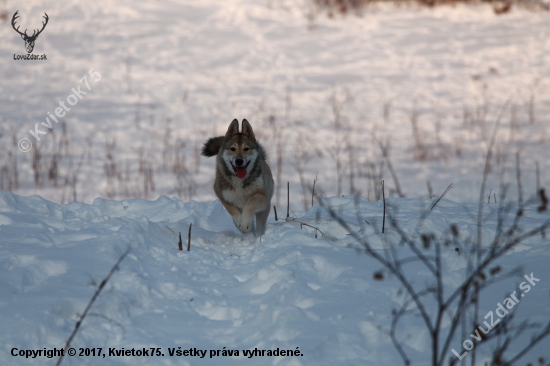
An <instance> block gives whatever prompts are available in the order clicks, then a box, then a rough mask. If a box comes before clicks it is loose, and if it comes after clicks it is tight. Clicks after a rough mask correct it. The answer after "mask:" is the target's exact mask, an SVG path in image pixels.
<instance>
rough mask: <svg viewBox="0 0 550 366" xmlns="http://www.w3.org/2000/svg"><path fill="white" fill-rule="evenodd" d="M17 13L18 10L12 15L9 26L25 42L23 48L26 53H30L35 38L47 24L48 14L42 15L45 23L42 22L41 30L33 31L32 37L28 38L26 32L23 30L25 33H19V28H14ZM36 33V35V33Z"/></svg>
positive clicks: (17, 16)
mask: <svg viewBox="0 0 550 366" xmlns="http://www.w3.org/2000/svg"><path fill="white" fill-rule="evenodd" d="M18 12H19V10H17V11H16V12H15V14H13V18H11V26H12V27H13V29H15V31H16V32H17V33H19V34H20V35H21V38H23V40H24V41H25V48H26V49H27V53H31V52H32V50H33V49H34V42H35V41H36V38H38V35H39V34H40V33H42V31H43V30H44V28H46V24H48V20H49V18H48V14H46V13H44V19H46V22H45V23H44V22H42V29H40V30H38V29H37V30H35V31H34V32H33V33H32V36H29V35H28V34H27V30H26V29H25V33H21V32H20V31H19V26H18V27H17V28H15V20H16V19H17V18H19V15H17V13H18ZM37 32H38V33H37Z"/></svg>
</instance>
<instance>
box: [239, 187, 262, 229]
mask: <svg viewBox="0 0 550 366" xmlns="http://www.w3.org/2000/svg"><path fill="white" fill-rule="evenodd" d="M267 203H268V202H267V196H266V195H265V194H263V193H255V194H254V195H253V196H252V197H250V199H249V200H248V201H247V202H246V205H245V206H244V209H243V214H242V217H241V224H240V225H239V226H237V227H238V228H239V230H241V231H242V232H243V233H246V232H248V231H250V229H252V218H253V217H254V214H255V213H256V212H259V211H263V210H265V208H266V206H267V207H269V206H268V205H267Z"/></svg>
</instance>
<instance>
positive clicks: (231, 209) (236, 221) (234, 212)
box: [220, 199, 242, 230]
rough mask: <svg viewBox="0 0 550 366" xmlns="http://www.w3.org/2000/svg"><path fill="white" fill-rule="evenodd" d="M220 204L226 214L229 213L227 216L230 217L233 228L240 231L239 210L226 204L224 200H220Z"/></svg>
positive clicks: (240, 214)
mask: <svg viewBox="0 0 550 366" xmlns="http://www.w3.org/2000/svg"><path fill="white" fill-rule="evenodd" d="M220 202H221V203H222V205H223V207H225V209H226V210H227V212H229V214H230V215H231V218H232V219H233V223H234V224H235V226H236V227H237V228H238V229H239V230H240V227H239V225H240V223H241V216H242V213H241V209H240V208H238V207H237V206H235V205H233V204H231V203H229V202H227V201H226V200H223V199H220Z"/></svg>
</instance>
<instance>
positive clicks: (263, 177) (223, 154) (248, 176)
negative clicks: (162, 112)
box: [201, 119, 274, 236]
mask: <svg viewBox="0 0 550 366" xmlns="http://www.w3.org/2000/svg"><path fill="white" fill-rule="evenodd" d="M201 154H202V155H203V156H206V157H211V156H216V180H215V181H214V192H215V193H216V196H218V198H219V199H220V201H221V203H222V204H223V206H224V207H225V209H226V210H227V212H229V214H230V215H231V217H232V218H233V222H234V223H235V226H236V227H237V229H239V230H240V231H241V232H242V233H246V232H249V231H250V230H252V218H253V216H254V215H256V228H255V234H256V236H259V235H262V234H263V233H264V232H265V223H266V221H267V216H268V215H269V210H270V209H271V197H273V186H274V183H273V176H272V175H271V169H269V166H268V165H267V163H266V161H265V159H266V155H265V150H264V148H263V146H262V145H260V144H259V143H258V142H257V141H256V137H255V136H254V132H253V131H252V127H251V126H250V123H248V121H247V120H246V119H243V123H242V130H241V132H239V121H237V120H236V119H234V120H233V122H231V124H230V125H229V128H228V129H227V133H226V134H225V136H218V137H211V138H209V139H208V140H207V141H206V142H205V143H204V146H203V148H202V151H201Z"/></svg>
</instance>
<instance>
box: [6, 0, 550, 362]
mask: <svg viewBox="0 0 550 366" xmlns="http://www.w3.org/2000/svg"><path fill="white" fill-rule="evenodd" d="M1 6H3V3H0V7H1ZM1 10H2V9H0V11H1ZM16 10H19V14H20V18H19V19H18V25H19V24H20V25H21V29H25V28H28V29H29V30H30V29H33V28H37V27H39V26H40V22H41V21H42V20H43V19H42V18H41V17H42V16H43V13H44V12H46V13H47V14H48V16H49V22H48V24H47V26H46V28H45V30H44V32H43V33H42V34H41V35H40V36H39V37H38V39H37V41H36V45H35V50H34V53H35V54H37V55H41V54H46V55H47V61H21V60H14V59H13V58H14V55H22V54H24V53H25V48H24V43H23V41H22V39H21V38H20V37H19V35H17V34H16V33H15V32H14V30H13V29H12V27H11V24H10V19H11V16H12V15H13V13H14V12H15V11H16ZM7 14H8V17H7V20H6V21H5V22H3V23H0V24H2V25H3V26H2V27H0V37H1V38H2V40H3V41H2V45H1V47H0V60H1V61H0V79H1V82H0V329H1V330H2V331H1V332H0V365H53V364H55V359H48V358H44V357H42V358H36V359H25V358H23V357H19V356H17V357H14V356H12V355H11V352H12V350H13V349H14V348H18V349H19V350H39V349H44V348H47V349H52V348H54V347H57V348H59V347H62V346H63V345H64V343H65V341H66V340H67V338H68V336H69V335H70V333H71V332H72V330H73V328H74V324H75V322H76V321H77V320H78V319H79V316H80V314H82V312H83V311H84V308H85V307H86V304H88V301H89V299H90V298H91V297H92V295H93V294H94V291H95V290H96V289H97V287H98V285H99V283H100V281H101V280H102V279H103V278H104V277H105V276H106V275H107V273H108V272H109V270H110V269H111V267H112V266H113V264H114V263H115V262H116V261H117V259H118V258H119V257H120V255H121V254H122V253H123V252H124V251H125V250H126V249H127V248H128V247H131V251H130V252H129V254H128V256H127V257H126V259H125V260H124V261H123V262H122V263H121V264H120V266H119V271H116V272H115V273H114V275H113V277H112V278H111V280H110V281H109V282H108V283H107V285H106V286H105V288H104V289H103V292H102V293H101V295H100V296H99V297H98V299H97V301H96V303H95V304H94V305H93V307H92V308H91V309H90V312H89V313H88V317H87V318H86V319H85V321H84V322H83V323H82V327H81V329H80V331H79V333H78V334H77V336H76V337H75V339H74V340H73V344H72V345H73V347H75V348H77V349H78V348H81V347H84V348H86V347H87V348H98V347H101V348H102V349H103V352H104V353H106V355H107V356H106V357H105V358H101V357H100V358H97V357H92V356H88V357H86V356H83V357H79V356H75V357H69V358H67V359H65V360H64V361H63V364H64V365H150V364H160V365H182V364H183V365H219V364H224V365H225V364H230V365H232V364H246V365H281V366H282V365H289V366H291V365H292V366H297V365H304V366H305V365H372V366H376V365H398V364H402V360H401V358H400V356H399V354H398V353H397V351H396V350H395V348H394V346H393V344H392V342H391V340H390V337H389V336H388V333H389V329H390V327H391V320H392V311H394V310H395V311H397V310H399V308H400V306H401V305H402V304H403V303H404V302H405V301H406V298H405V297H404V295H403V292H402V289H401V288H400V285H399V283H398V281H397V279H396V278H395V277H392V276H388V275H387V274H386V275H385V277H384V279H383V280H382V281H376V280H375V278H374V277H373V274H375V273H378V271H380V270H381V266H380V264H378V263H376V262H375V261H374V260H373V259H371V258H369V257H367V256H366V255H365V254H361V253H359V252H357V251H356V250H355V249H357V248H358V247H359V246H358V244H357V242H356V241H354V239H353V237H352V236H351V235H348V234H349V233H348V232H346V231H345V230H343V229H342V228H341V227H340V226H339V225H338V223H337V222H336V221H335V220H334V219H333V218H331V217H330V215H329V214H328V212H327V211H326V210H325V209H323V208H322V207H321V206H320V205H319V203H320V202H321V201H323V200H322V199H321V196H320V194H321V195H322V196H324V197H329V198H326V199H325V200H324V201H323V202H324V204H325V205H326V206H328V207H331V208H333V209H334V210H336V212H338V214H339V215H340V216H341V217H342V218H343V219H344V220H345V221H346V222H348V223H350V225H352V227H354V228H356V229H357V230H359V229H361V232H362V233H363V234H362V235H363V236H364V237H365V238H367V239H368V240H369V242H370V243H372V245H373V247H374V250H375V251H376V252H378V253H386V254H387V252H385V251H384V248H387V246H385V245H387V243H388V242H385V241H384V240H388V241H389V242H393V243H397V242H399V236H398V234H397V232H396V230H395V229H394V228H391V227H390V224H389V222H388V223H387V226H386V230H387V233H386V234H384V236H380V234H379V233H378V232H377V231H378V230H379V228H380V225H381V220H382V202H381V200H380V195H381V194H380V181H381V180H384V181H385V187H386V197H389V199H388V202H387V203H388V209H389V212H390V213H391V214H392V215H393V217H395V219H396V220H397V222H398V223H399V225H400V227H401V228H402V229H403V232H404V233H405V234H406V235H408V236H410V237H411V238H414V239H415V240H420V239H419V235H421V234H423V233H428V234H431V235H433V238H434V240H435V241H434V243H435V242H438V243H443V242H445V240H447V239H448V238H449V235H451V234H450V233H451V231H450V230H451V225H452V224H454V225H456V227H457V229H458V230H459V233H460V234H459V235H460V243H461V244H460V246H455V245H454V244H453V245H449V246H441V248H443V249H442V253H441V258H442V265H443V270H444V272H445V280H444V283H443V288H444V291H445V293H446V294H448V293H449V292H450V291H453V290H454V289H456V288H457V286H458V285H459V284H460V282H461V281H462V280H464V278H465V272H466V271H467V260H466V255H465V252H467V250H468V248H470V246H471V245H472V243H474V242H475V240H476V239H475V238H476V237H477V236H476V235H477V230H478V226H477V219H476V217H477V216H476V215H477V209H478V202H479V192H480V184H481V179H482V173H483V169H484V164H485V158H486V154H487V149H488V146H489V141H490V138H491V134H492V132H493V126H494V125H495V122H496V121H497V119H499V118H500V119H499V120H500V128H499V130H498V134H497V135H496V142H495V146H494V149H493V157H492V160H491V169H490V173H489V175H488V182H487V188H486V189H487V190H486V194H485V196H484V197H488V195H491V194H492V196H491V201H490V203H485V204H484V206H483V215H484V216H483V220H482V223H483V225H482V233H481V234H482V235H481V237H482V238H483V239H482V240H483V243H484V244H485V245H487V244H488V243H489V242H490V241H491V240H492V238H493V237H494V236H495V235H497V234H498V233H499V229H498V228H499V219H498V210H499V207H504V206H502V205H503V202H502V199H501V193H502V191H503V189H504V188H505V187H507V198H508V199H509V200H510V201H511V202H515V201H516V199H517V198H518V195H521V198H522V199H523V200H524V201H525V200H527V199H528V198H529V197H533V196H534V194H535V192H536V189H537V188H538V187H546V188H547V189H548V183H549V181H550V166H549V161H550V159H549V158H550V119H549V117H548V116H550V25H549V24H550V14H549V13H532V12H527V11H524V10H519V9H513V10H512V12H510V13H508V14H505V15H503V16H497V15H495V14H494V12H493V10H492V9H491V8H489V7H481V6H480V7H463V6H457V7H452V8H451V7H437V8H434V9H417V8H393V7H387V6H377V7H371V8H369V9H367V10H366V11H365V12H364V13H363V14H362V16H361V17H358V16H351V15H350V16H347V17H341V16H336V17H335V18H333V19H329V18H327V16H326V14H323V13H316V12H315V11H314V10H313V9H312V8H311V7H309V6H308V5H307V3H306V2H305V1H304V2H301V1H286V0H265V1H252V0H228V1H214V0H206V1H200V2H199V1H179V2H176V1H165V0H158V1H152V0H151V1H139V2H136V1H129V0H122V1H116V2H114V1H107V0H96V1H93V2H83V1H76V0H61V1H55V2H54V1H45V0H44V1H38V0H33V1H9V2H8V3H7ZM0 22H1V20H0ZM84 77H86V78H85V79H83V78H84ZM86 83H88V85H87V84H86ZM73 88H74V89H75V90H77V89H78V88H80V90H81V91H82V92H85V93H86V94H84V93H80V94H79V97H80V98H81V99H78V100H77V99H75V98H79V97H77V96H75V97H69V96H70V95H71V94H73V91H72V89H73ZM69 101H76V103H74V105H69ZM60 102H64V103H65V106H66V107H67V108H69V107H70V110H65V112H66V113H65V115H64V117H62V118H58V120H59V122H58V123H56V122H55V120H52V118H51V115H54V113H55V110H56V108H60ZM499 116H500V117H499ZM233 118H238V119H239V120H241V119H243V118H246V119H248V120H249V121H250V122H251V124H252V126H253V128H254V131H255V133H256V136H257V137H258V139H259V140H260V141H261V142H262V143H263V144H264V146H265V147H266V150H267V153H268V161H269V164H270V166H271V168H272V170H273V173H274V176H275V180H276V183H277V194H276V196H275V197H274V199H273V203H274V204H277V207H279V213H280V216H282V215H283V212H284V211H285V208H286V207H285V206H286V189H285V188H286V187H285V186H286V182H287V181H288V182H290V187H291V189H290V195H291V217H292V218H294V219H295V220H300V221H302V222H304V223H307V224H309V225H312V226H315V227H317V228H319V229H320V230H321V231H322V233H321V232H318V231H316V230H315V229H312V228H311V227H307V226H303V227H301V225H300V224H299V223H296V222H294V223H292V222H284V221H275V219H274V216H273V213H272V214H271V215H270V217H269V219H268V226H267V232H266V234H265V235H264V236H263V237H262V238H261V239H259V238H254V237H253V236H250V235H242V234H240V233H238V232H237V230H236V229H235V228H234V226H233V223H232V221H231V219H230V216H229V215H228V214H227V213H226V212H225V210H224V209H223V207H222V206H221V204H220V202H219V201H218V200H216V199H215V196H214V194H213V191H212V188H211V185H212V183H213V178H214V160H213V159H210V160H208V159H206V158H204V157H200V156H199V155H198V152H199V149H200V147H201V145H202V143H203V142H204V141H205V140H206V138H207V137H210V136H215V135H221V134H223V133H225V131H226V129H227V127H228V125H229V123H230V121H231V120H232V119H233ZM42 123H43V124H42ZM50 123H51V128H49V127H48V125H49V124H50ZM29 130H31V131H33V133H31V132H29ZM37 131H40V132H37ZM34 135H36V136H38V137H39V138H40V141H38V140H37V139H36V137H35V136H34ZM24 138H25V139H28V141H30V142H31V143H32V145H33V146H32V149H31V150H30V151H28V152H23V151H21V150H20V149H19V148H18V143H19V141H21V139H24ZM24 142H25V143H26V140H25V141H24ZM21 146H22V147H25V146H26V145H24V144H23V145H20V147H21ZM383 150H385V151H387V154H386V157H384V154H383ZM390 167H391V168H392V169H393V174H392V172H391V169H390ZM518 170H519V171H520V174H519V176H520V179H519V182H520V183H521V184H519V185H518V178H517V171H518ZM315 177H317V182H316V186H315V191H316V193H317V195H316V196H315V199H314V205H313V207H311V193H310V191H309V189H310V187H311V186H312V184H313V180H314V179H315ZM428 182H429V183H428ZM451 183H452V184H453V188H452V189H451V190H450V191H449V192H448V193H447V195H446V196H445V199H443V200H442V201H441V202H439V203H438V205H437V207H436V208H435V209H434V211H433V212H432V214H431V215H430V216H429V217H428V218H427V219H426V220H425V221H424V222H423V225H422V228H421V229H418V227H417V224H418V220H419V218H420V216H421V214H422V212H423V211H424V210H425V209H426V207H428V206H429V205H430V204H432V203H433V200H434V199H435V198H431V197H429V196H432V195H433V196H434V197H436V196H439V195H441V194H442V192H443V191H444V190H445V188H446V187H447V186H448V185H449V184H451ZM519 187H521V188H519ZM7 191H12V192H13V193H10V192H7ZM350 194H355V195H356V196H360V197H361V199H360V200H359V202H357V203H356V202H354V198H353V197H354V196H352V195H350ZM32 195H36V196H32ZM29 196H30V197H29ZM399 196H404V197H399ZM497 198H498V204H496V203H495V199H497ZM484 200H485V198H484ZM538 204H539V203H537V204H536V205H531V206H529V207H528V208H527V209H525V212H524V215H523V216H522V217H521V220H520V225H519V228H520V230H521V231H519V234H518V235H520V234H521V233H527V232H529V230H533V229H535V228H536V227H538V226H539V225H543V224H544V223H545V222H547V221H548V220H549V219H550V216H549V214H548V211H543V212H538V211H537V205H538ZM511 209H512V211H511V212H514V210H515V206H511ZM357 214H359V217H358V215H357ZM512 219H513V215H508V216H506V217H505V218H504V220H503V222H504V224H505V227H509V226H510V225H512ZM364 220H366V221H365V223H363V221H364ZM191 223H192V224H193V231H192V249H191V251H190V252H189V253H188V252H185V251H183V252H179V251H178V250H177V242H178V238H177V233H178V232H181V233H182V236H183V238H184V242H185V241H186V240H185V239H186V234H187V230H188V225H189V224H191ZM316 236H317V237H316ZM456 240H458V239H456ZM548 245H549V240H548V232H547V231H546V232H545V231H543V232H540V233H538V234H537V235H535V236H532V237H529V238H526V239H525V240H523V241H522V242H521V244H519V245H518V246H516V247H515V248H514V249H512V250H510V251H509V252H508V253H507V254H506V255H504V256H503V257H502V258H501V259H500V260H499V261H498V265H500V267H501V268H502V273H503V274H504V273H507V272H509V271H513V270H514V269H516V268H517V269H518V274H519V276H512V277H509V278H503V280H502V281H501V282H499V283H498V284H496V285H494V286H492V287H490V288H488V289H487V290H485V292H483V296H482V297H481V298H480V309H479V314H480V316H479V318H480V319H481V318H482V317H483V315H484V314H486V313H487V312H488V311H490V310H494V309H495V308H496V307H497V304H498V303H501V302H503V300H504V299H505V298H507V297H508V296H509V295H510V294H511V293H512V292H513V291H519V290H518V286H519V284H520V282H521V281H525V280H524V279H523V278H524V277H523V275H524V274H525V275H530V274H533V276H534V277H536V278H538V279H540V282H538V283H537V284H536V285H535V286H534V287H532V289H531V291H530V292H529V293H528V294H526V293H524V295H525V298H522V299H521V306H520V307H518V308H517V309H518V310H517V313H516V315H515V316H516V317H517V318H516V319H515V321H517V322H520V321H522V320H524V319H527V318H528V319H530V320H531V321H537V322H542V323H544V322H548V319H550V299H549V290H550V271H549V270H548V261H549V253H550V252H549V251H548ZM184 246H185V243H184ZM432 248H433V247H432ZM455 248H459V249H460V250H459V251H458V252H457V251H456V250H455ZM430 250H431V249H430ZM410 255H413V253H411V252H409V251H408V250H407V249H406V248H405V247H402V249H400V251H399V256H402V258H405V257H407V256H410ZM407 275H408V276H409V277H408V278H410V279H411V280H412V282H413V283H414V284H415V286H418V288H422V286H428V284H429V283H430V281H431V279H432V277H431V276H430V273H428V271H426V269H425V268H424V267H422V266H421V265H420V264H418V263H411V264H409V265H408V266H407ZM429 310H430V311H432V310H433V309H429ZM446 326H447V325H445V326H444V328H445V327H446ZM464 332H465V331H462V332H459V333H458V334H457V335H456V337H455V338H453V341H452V342H451V345H450V347H449V349H448V350H443V351H444V352H446V357H448V358H449V359H454V358H456V357H455V356H454V355H453V353H452V352H451V349H455V350H456V351H457V352H460V353H462V352H463V348H462V345H463V343H462V341H463V340H464V339H467V338H468V337H469V333H464ZM466 332H469V330H466ZM398 335H399V337H400V339H401V340H402V343H403V345H404V347H405V350H406V351H407V353H408V354H409V356H410V357H411V360H412V363H413V365H428V364H429V362H428V361H427V358H428V357H429V351H430V341H429V337H428V335H427V333H426V328H425V327H423V326H422V323H421V322H420V321H418V319H415V318H414V317H410V318H408V319H407V320H406V321H405V322H404V323H402V328H400V332H399V333H398ZM515 341H516V343H515V344H514V346H513V347H512V348H511V351H517V350H518V349H520V348H521V347H522V346H524V345H525V344H528V343H529V342H530V338H529V336H528V334H527V335H523V336H521V337H518V338H517V339H516V340H515ZM493 342H496V343H491V344H490V345H489V346H487V347H485V348H483V347H480V348H479V352H478V354H477V359H476V361H477V362H476V365H484V363H485V362H486V361H489V359H488V352H489V351H490V350H491V349H492V348H491V347H494V346H496V344H498V340H495V341H493ZM549 343H550V341H549V340H548V339H546V340H545V341H544V342H543V343H540V344H538V345H537V347H535V349H534V350H533V351H532V353H531V354H530V355H529V356H526V357H524V358H522V359H521V360H520V362H519V363H518V365H519V364H521V365H524V364H527V363H529V362H530V363H531V364H533V365H535V364H539V361H538V358H539V357H543V361H542V363H541V364H543V365H547V364H548V362H549V361H550V351H549V349H548V344H549ZM475 344H476V347H478V344H477V343H475ZM143 347H145V348H151V347H153V348H160V349H161V352H162V353H164V356H159V357H156V356H155V357H154V358H153V357H149V358H145V357H132V356H128V357H126V356H125V357H116V356H111V355H109V353H108V349H109V348H115V349H117V350H121V349H122V348H124V349H132V348H135V349H138V348H139V349H142V348H143ZM178 347H181V350H186V349H194V348H196V349H198V350H203V351H208V352H210V350H214V351H215V350H221V351H223V347H225V348H226V350H239V352H240V354H239V356H215V357H213V358H210V357H209V356H210V354H209V353H207V354H206V356H205V357H204V358H203V359H199V357H193V356H181V357H177V356H170V355H169V353H170V350H172V351H173V350H178ZM255 348H257V349H259V350H274V349H276V348H280V349H284V350H294V351H296V349H297V348H299V353H300V354H301V356H284V357H281V356H279V357H268V356H264V357H259V356H258V357H252V358H248V357H247V356H245V355H244V354H243V353H244V351H245V350H246V351H250V350H254V349H255ZM512 353H513V352H512ZM467 357H468V358H465V361H467V364H470V360H471V358H470V357H471V355H468V356H467Z"/></svg>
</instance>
